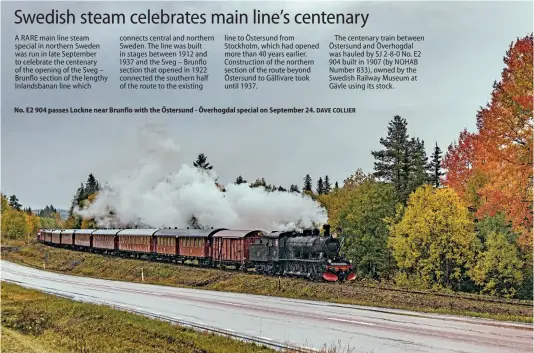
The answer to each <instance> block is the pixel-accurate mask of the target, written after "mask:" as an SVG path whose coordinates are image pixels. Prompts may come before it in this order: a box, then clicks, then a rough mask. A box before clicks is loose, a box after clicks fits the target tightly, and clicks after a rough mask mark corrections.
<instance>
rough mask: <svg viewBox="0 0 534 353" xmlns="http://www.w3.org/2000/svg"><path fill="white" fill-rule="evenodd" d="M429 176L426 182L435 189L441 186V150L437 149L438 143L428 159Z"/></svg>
mask: <svg viewBox="0 0 534 353" xmlns="http://www.w3.org/2000/svg"><path fill="white" fill-rule="evenodd" d="M428 169H429V176H428V181H429V183H430V184H431V185H433V186H434V187H435V188H439V187H440V186H441V178H442V177H443V172H442V170H441V148H439V146H438V143H437V142H436V145H435V146H434V151H433V152H432V156H431V157H430V163H429V166H428Z"/></svg>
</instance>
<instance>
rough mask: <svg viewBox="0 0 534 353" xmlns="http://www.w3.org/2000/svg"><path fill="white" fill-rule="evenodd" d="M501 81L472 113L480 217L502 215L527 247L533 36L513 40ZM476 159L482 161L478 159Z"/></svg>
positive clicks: (530, 201) (529, 235) (533, 122)
mask: <svg viewBox="0 0 534 353" xmlns="http://www.w3.org/2000/svg"><path fill="white" fill-rule="evenodd" d="M504 64H505V68H504V70H503V72H502V75H501V81H500V82H495V83H494V85H493V92H492V95H491V101H490V102H489V104H488V105H487V106H486V107H485V108H483V109H481V110H480V111H479V113H478V115H477V128H478V139H477V140H478V146H477V147H478V150H479V151H480V154H481V156H480V157H484V160H481V161H480V163H479V165H480V166H479V167H480V168H481V169H482V170H483V171H484V172H485V173H486V174H488V175H490V178H489V180H488V182H487V184H486V185H484V187H483V188H482V190H481V192H480V193H481V195H482V196H483V197H485V198H486V201H485V202H484V203H483V205H482V206H481V207H480V209H479V210H478V213H479V215H482V214H484V215H486V214H487V215H493V214H495V213H497V212H503V213H504V214H505V215H506V218H507V219H508V220H510V221H511V222H512V224H513V226H514V229H515V230H516V231H517V232H519V233H520V234H521V235H522V239H521V243H522V244H524V245H525V246H528V247H530V248H531V247H532V227H533V223H532V214H533V210H532V204H533V194H532V182H533V175H532V168H533V148H532V147H533V126H534V120H533V116H532V112H533V99H532V92H533V79H532V77H533V36H532V34H530V35H528V36H526V37H524V38H522V39H518V40H517V41H516V42H515V43H512V44H511V45H510V48H509V50H508V51H507V53H506V56H505V57H504ZM479 159H481V158H479Z"/></svg>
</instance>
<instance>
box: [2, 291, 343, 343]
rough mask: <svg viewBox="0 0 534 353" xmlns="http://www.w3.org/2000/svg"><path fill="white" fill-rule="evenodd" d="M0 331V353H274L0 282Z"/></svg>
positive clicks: (211, 335) (231, 340)
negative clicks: (0, 314) (0, 323)
mask: <svg viewBox="0 0 534 353" xmlns="http://www.w3.org/2000/svg"><path fill="white" fill-rule="evenodd" d="M1 328H2V332H1V334H2V337H1V342H2V345H1V347H2V352H4V353H122V352H124V353H126V352H129V353H133V352H143V353H156V352H157V353H164V352H173V353H239V352H243V353H275V352H276V351H275V350H272V349H270V348H266V347H262V346H259V345H256V344H253V343H245V342H242V341H238V340H233V339H231V338H228V337H223V336H218V335H214V334H209V333H201V332H197V331H193V330H191V329H188V328H184V327H179V326H175V325H171V324H169V323H165V322H163V321H159V320H153V319H148V318H146V317H143V316H139V315H136V314H131V313H127V312H122V311H118V310H114V309H110V308H108V307H106V306H101V305H95V304H86V303H79V302H75V301H72V300H69V299H64V298H59V297H56V296H53V295H48V294H44V293H41V292H38V291H35V290H30V289H25V288H23V287H20V286H17V285H14V284H10V283H6V282H2V327H1ZM324 352H325V353H326V352H332V353H333V352H334V350H325V351H324ZM287 353H290V352H287Z"/></svg>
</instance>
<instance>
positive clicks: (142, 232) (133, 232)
mask: <svg viewBox="0 0 534 353" xmlns="http://www.w3.org/2000/svg"><path fill="white" fill-rule="evenodd" d="M157 231H158V229H157V228H150V229H123V230H121V231H120V232H119V235H128V236H145V237H146V236H152V235H154V233H156V232H157Z"/></svg>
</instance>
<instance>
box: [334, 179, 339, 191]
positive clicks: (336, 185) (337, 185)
mask: <svg viewBox="0 0 534 353" xmlns="http://www.w3.org/2000/svg"><path fill="white" fill-rule="evenodd" d="M334 189H335V190H337V189H339V184H338V183H337V181H336V183H335V184H334Z"/></svg>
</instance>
